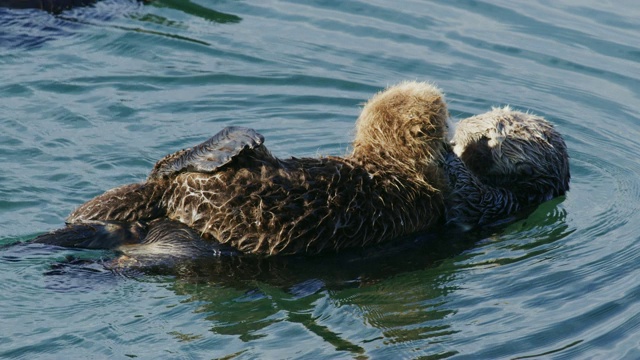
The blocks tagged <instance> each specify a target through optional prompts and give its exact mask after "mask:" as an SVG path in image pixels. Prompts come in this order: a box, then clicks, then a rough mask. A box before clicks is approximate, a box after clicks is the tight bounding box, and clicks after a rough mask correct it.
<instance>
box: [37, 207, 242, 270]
mask: <svg viewBox="0 0 640 360" xmlns="http://www.w3.org/2000/svg"><path fill="white" fill-rule="evenodd" d="M31 242H32V243H36V244H47V245H54V246H60V247H66V248H76V249H102V250H117V251H119V252H122V253H123V254H125V255H127V256H129V257H135V258H137V259H138V260H141V259H142V258H144V259H146V260H147V261H149V262H153V259H158V260H160V259H167V258H172V259H185V258H198V257H205V256H212V255H234V254H239V252H238V251H237V250H235V249H233V248H232V247H230V246H228V245H224V244H220V243H219V242H217V241H212V240H205V239H203V238H202V237H200V236H199V235H198V234H197V233H196V232H195V231H194V230H193V229H191V228H190V227H188V226H187V225H185V224H183V223H180V222H178V221H173V220H170V219H166V218H160V219H156V220H153V221H151V222H148V223H147V222H143V221H136V222H125V221H100V220H92V221H85V222H83V223H78V224H69V225H67V226H66V227H64V228H62V229H58V230H55V231H52V232H49V233H46V234H43V235H40V236H38V237H37V238H35V239H34V240H33V241H31Z"/></svg>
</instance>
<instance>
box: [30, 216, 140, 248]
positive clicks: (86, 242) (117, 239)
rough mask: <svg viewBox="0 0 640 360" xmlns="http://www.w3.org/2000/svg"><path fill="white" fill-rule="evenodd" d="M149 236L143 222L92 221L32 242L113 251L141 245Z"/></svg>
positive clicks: (70, 225) (50, 233)
mask: <svg viewBox="0 0 640 360" xmlns="http://www.w3.org/2000/svg"><path fill="white" fill-rule="evenodd" d="M146 235H147V229H146V225H145V224H144V223H142V222H138V221H136V222H124V221H100V220H90V221H83V222H80V223H76V224H68V225H67V226H66V227H64V228H62V229H58V230H54V231H51V232H49V233H46V234H42V235H40V236H38V237H36V238H35V239H34V240H33V241H32V242H33V243H36V244H47V245H54V246H61V247H68V248H79V249H103V250H113V249H116V248H118V247H119V246H122V245H124V244H135V243H139V242H140V241H141V240H142V239H144V238H145V237H146Z"/></svg>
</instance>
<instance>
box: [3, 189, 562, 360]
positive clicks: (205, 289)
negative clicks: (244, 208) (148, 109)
mask: <svg viewBox="0 0 640 360" xmlns="http://www.w3.org/2000/svg"><path fill="white" fill-rule="evenodd" d="M562 200H563V199H556V200H553V201H551V202H547V203H545V204H543V205H541V206H540V207H539V208H537V209H530V210H528V211H526V212H524V213H521V214H518V215H517V216H516V217H514V218H512V219H509V221H506V222H501V223H500V224H496V225H495V226H492V227H486V228H483V229H480V230H476V231H470V232H460V231H456V230H454V229H447V230H442V231H438V232H434V233H429V234H421V235H417V236H412V237H407V238H404V239H399V240H398V241H396V242H394V243H392V244H385V245H379V246H372V247H369V248H366V249H357V250H351V251H345V252H341V253H338V254H326V255H322V256H287V257H268V258H265V257H258V256H248V255H243V256H209V257H206V256H203V257H201V258H197V259H187V260H184V259H182V260H177V261H174V260H175V259H174V260H172V261H170V262H166V261H164V262H163V261H155V262H154V261H150V262H149V263H147V264H144V265H142V266H140V265H138V266H131V267H121V266H114V264H115V263H114V262H113V258H112V257H111V256H115V255H117V254H114V253H113V252H110V251H95V250H94V251H87V250H68V249H62V248H55V247H46V246H43V245H42V244H31V243H28V242H24V243H19V244H13V245H5V246H3V248H0V258H1V260H2V261H4V262H9V261H11V262H18V261H21V259H24V258H25V257H26V258H29V257H31V258H33V256H30V255H29V254H32V255H34V254H35V255H37V256H39V258H42V259H43V261H47V259H48V260H49V261H51V260H52V255H51V252H55V251H59V252H63V253H64V255H62V258H60V257H58V259H59V260H58V261H55V262H54V263H53V264H51V265H50V266H49V268H48V269H47V270H45V271H44V276H45V282H46V283H48V284H50V285H49V286H48V288H49V289H50V290H55V291H58V292H64V291H96V290H99V289H100V288H101V287H104V286H117V284H118V283H119V282H121V281H132V280H133V281H141V282H146V283H158V284H159V286H162V287H163V288H166V289H168V290H170V291H171V292H173V293H175V294H176V295H178V296H180V297H186V299H184V300H181V302H182V303H197V304H198V305H197V312H199V313H204V314H206V315H205V319H206V320H207V321H209V322H210V323H211V324H212V328H211V331H212V332H214V333H216V334H221V335H231V336H237V337H238V338H239V339H240V340H242V341H244V342H249V341H254V340H258V341H259V340H260V339H261V338H262V337H264V336H266V335H265V334H266V333H268V332H269V330H268V329H267V328H268V327H269V326H270V325H274V326H277V325H276V323H279V322H282V321H286V322H288V323H295V324H298V325H300V326H302V327H303V328H304V329H306V331H308V332H309V333H312V334H314V335H315V336H318V337H319V338H321V339H323V341H325V342H326V343H327V344H330V345H331V346H332V347H333V348H334V350H335V351H339V352H344V353H345V354H349V355H350V356H355V357H359V356H367V355H368V354H367V350H365V349H366V348H367V346H366V345H365V344H366V343H367V342H375V341H379V340H382V339H384V340H383V341H385V342H389V341H390V342H392V343H393V342H398V343H403V342H407V341H422V340H425V341H428V342H432V341H433V342H434V343H437V342H440V340H441V339H442V338H443V337H446V336H451V335H453V334H455V333H456V332H457V331H456V330H455V329H454V328H452V327H451V325H450V324H449V322H448V321H447V320H446V319H447V318H448V317H450V316H452V315H453V314H455V313H456V309H455V308H451V307H450V306H448V305H447V297H448V295H449V294H450V293H452V292H455V291H456V290H457V286H458V285H456V283H457V282H456V279H458V278H459V276H460V275H459V271H460V270H461V269H464V268H467V267H469V266H474V264H470V263H469V262H468V261H467V260H468V258H470V257H473V250H472V249H474V248H476V247H479V246H480V247H481V246H482V243H483V242H484V241H495V240H490V239H495V238H496V237H498V238H499V237H501V236H506V237H507V238H508V237H509V236H510V235H514V234H518V233H524V234H525V235H524V237H521V239H524V238H526V236H527V234H531V235H538V236H537V237H535V236H534V237H535V240H533V241H531V242H527V243H523V242H522V241H520V242H514V243H513V244H505V245H508V246H507V247H509V246H513V247H517V248H524V249H528V252H530V253H531V254H539V253H540V251H544V250H541V249H544V247H545V245H548V244H549V243H550V242H553V241H554V240H553V239H556V240H557V239H560V238H562V237H563V236H565V235H566V233H567V228H566V223H565V218H566V213H565V212H564V210H563V209H562V208H561V207H560V206H558V205H559V204H560V203H561V202H562ZM558 232H561V233H562V234H565V235H562V234H560V235H558ZM547 235H549V236H547ZM505 241H507V242H508V240H505ZM469 250H471V251H469ZM47 252H49V255H48V256H47V255H46V253H47ZM517 260H518V259H512V260H510V261H517ZM471 263H473V261H471ZM475 265H478V264H477V263H476V264H475ZM480 265H481V264H480ZM319 304H320V305H319ZM322 304H329V305H326V306H325V305H322ZM344 306H347V308H349V307H353V309H358V310H357V311H358V312H359V313H360V315H361V316H362V318H363V321H365V323H366V324H368V325H367V328H369V329H371V328H375V329H378V330H379V332H380V333H381V335H379V337H375V338H371V339H364V340H362V341H353V340H352V339H353V338H354V336H351V337H349V336H346V335H344V334H341V333H340V332H339V330H338V329H336V328H335V326H334V325H329V324H327V323H326V322H325V321H324V320H323V319H325V320H326V319H327V317H329V318H331V317H336V318H339V317H340V316H343V315H340V311H342V310H340V309H341V308H344ZM319 308H320V309H321V312H322V316H318V315H317V314H315V312H314V309H315V310H317V309H319ZM400 308H401V309H402V311H400V310H399V309H400ZM372 309H373V310H372ZM314 314H315V315H314ZM355 338H358V336H355ZM350 339H351V340H350ZM434 354H435V355H434V356H436V358H443V357H448V356H451V355H454V354H455V351H451V349H442V350H438V349H436V350H434Z"/></svg>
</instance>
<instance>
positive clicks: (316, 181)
mask: <svg viewBox="0 0 640 360" xmlns="http://www.w3.org/2000/svg"><path fill="white" fill-rule="evenodd" d="M505 111H506V113H505V114H507V113H508V114H516V113H509V112H508V110H505ZM517 114H518V115H517V116H512V117H511V118H510V119H517V120H514V121H512V122H511V123H509V126H505V125H499V126H498V125H497V124H498V123H499V124H507V122H506V120H503V121H498V122H495V121H494V120H496V118H498V114H493V115H492V114H491V113H489V114H486V115H484V119H485V120H481V121H480V122H482V121H484V122H486V124H488V126H486V127H482V126H479V125H478V124H476V123H475V122H474V121H473V120H472V119H474V118H471V119H468V120H465V121H462V122H461V123H460V124H459V125H458V130H457V131H456V135H455V136H454V141H455V147H454V149H455V150H456V151H457V153H459V156H458V155H456V154H455V153H454V152H453V151H452V150H451V148H450V146H449V144H448V142H447V140H446V139H447V119H448V113H447V108H446V104H445V102H444V98H443V95H442V94H441V92H440V91H439V90H438V89H437V88H435V87H434V86H432V85H429V84H427V83H418V82H405V83H401V84H399V85H397V86H394V87H391V88H389V89H387V90H385V91H383V92H381V93H379V94H377V95H375V96H374V97H373V98H372V99H371V100H370V101H369V102H368V103H367V104H366V105H365V107H364V108H363V111H362V114H361V115H360V117H359V118H358V121H357V123H356V139H355V141H354V144H353V148H354V149H353V153H352V154H350V155H348V156H346V157H343V158H339V157H326V158H301V159H297V158H291V159H287V160H281V159H277V158H275V157H273V156H272V155H271V154H270V153H269V151H268V150H267V149H266V148H265V146H264V144H263V142H264V139H263V137H262V136H261V135H259V134H258V133H256V132H255V131H253V130H251V129H246V128H238V127H232V128H226V129H224V130H223V131H221V132H220V133H219V134H217V135H215V136H214V137H212V138H211V139H209V140H208V141H206V142H204V143H202V144H200V145H198V146H195V147H193V148H190V149H186V150H181V151H178V152H176V153H174V154H171V155H169V156H166V157H165V158H163V159H162V160H160V161H159V162H158V163H157V164H156V165H155V167H154V169H153V170H152V172H151V174H150V175H149V178H148V179H147V181H146V182H145V183H142V184H133V185H125V186H122V187H119V188H116V189H113V190H110V191H107V192H106V193H104V194H103V195H100V196H98V197H96V198H94V199H93V200H90V201H89V202H87V203H86V204H84V205H82V206H81V207H80V208H78V209H77V210H76V211H74V212H73V213H72V214H71V215H70V216H69V218H68V219H67V223H68V226H67V228H65V229H61V230H59V231H56V232H53V233H50V234H46V235H43V236H41V237H40V238H38V239H36V242H41V243H50V244H58V245H63V246H73V247H88V248H119V249H121V250H122V249H123V248H126V247H130V248H136V247H137V246H139V244H143V245H144V246H146V247H147V249H146V250H144V251H147V252H148V249H149V246H151V247H154V246H156V247H160V248H162V249H158V252H163V251H164V252H167V251H169V252H174V253H176V254H181V253H185V254H187V255H188V254H190V253H196V254H197V253H198V252H201V251H209V252H210V251H216V250H219V249H220V247H219V245H218V244H219V243H218V242H220V243H222V244H225V245H228V246H231V247H232V248H233V249H236V250H239V251H241V252H245V253H255V254H265V255H275V254H294V253H318V252H322V251H336V250H340V249H344V248H349V247H362V246H366V245H369V244H376V243H381V242H385V241H390V240H393V239H397V238H399V237H401V236H403V235H408V234H412V233H418V232H423V231H428V230H432V229H434V228H435V227H437V226H439V225H442V224H443V223H444V222H445V221H447V222H449V223H454V224H463V225H465V226H475V225H481V224H485V223H489V222H491V221H494V220H497V219H499V218H500V217H504V216H506V215H509V214H510V213H512V212H514V211H517V210H519V209H520V208H521V207H524V206H527V205H531V204H533V203H535V202H536V201H538V202H540V201H542V200H543V199H546V197H547V195H544V196H542V197H541V196H539V195H538V194H537V193H536V194H532V193H529V194H527V195H526V196H522V195H520V194H517V193H516V192H517V191H519V190H520V189H522V190H525V189H526V190H531V191H538V190H539V188H538V187H537V186H538V184H537V179H538V177H529V178H528V177H526V176H525V177H522V176H521V175H532V174H535V172H534V171H536V170H538V168H541V169H544V166H542V165H541V167H535V168H534V167H531V168H530V169H527V171H526V173H523V174H520V173H518V172H517V171H515V170H514V169H516V170H517V169H520V167H521V166H520V163H522V162H523V161H525V160H526V159H525V160H517V159H518V158H517V156H519V155H523V154H524V155H527V154H528V153H526V152H525V148H527V147H528V148H534V149H538V150H536V151H537V152H535V153H530V154H535V156H541V157H542V160H537V159H531V161H532V162H533V164H534V165H535V164H541V163H540V162H541V161H542V162H544V161H547V162H551V164H550V165H549V166H555V165H558V166H565V165H566V159H567V157H566V148H565V147H564V143H563V142H562V139H561V138H560V137H559V135H557V133H555V132H554V130H553V128H550V127H549V129H548V131H550V132H551V133H549V134H548V135H549V136H551V137H552V138H553V139H559V140H558V141H560V142H561V145H562V146H559V145H558V147H557V149H555V150H557V151H559V152H560V153H562V154H564V155H563V156H561V157H560V158H559V159H556V158H552V157H546V155H547V153H550V152H551V151H555V150H554V149H550V148H548V147H547V146H546V145H545V144H546V143H543V142H540V141H538V138H537V137H536V136H537V135H533V134H534V133H531V134H529V133H527V132H526V129H527V128H528V127H531V128H532V129H535V128H536V126H537V125H536V124H537V123H540V124H546V122H544V120H542V119H540V118H536V117H531V116H528V115H526V114H521V113H517ZM520 114H521V115H520ZM503 117H505V119H506V118H509V117H508V116H506V115H505V116H503ZM477 119H483V117H482V116H480V117H477ZM501 119H502V117H501ZM491 124H493V125H491ZM513 124H516V125H513ZM493 128H495V129H496V130H498V133H500V134H501V136H503V137H504V138H502V137H500V138H499V139H498V140H500V139H501V141H500V142H499V143H498V142H496V141H494V142H491V143H490V144H489V143H488V142H487V146H485V147H482V145H483V144H484V143H485V141H484V140H483V139H484V138H485V137H488V139H493V138H492V137H491V136H492V135H491V131H493V130H492V129H493ZM516 129H525V132H524V133H522V134H520V132H519V131H515V130H516ZM545 129H546V128H545ZM512 135H514V136H512ZM515 135H518V136H515ZM520 135H521V136H520ZM528 136H533V137H528ZM493 140H495V139H493ZM530 140H534V141H533V142H531V143H527V144H526V145H525V146H524V147H523V146H522V145H520V148H519V149H520V151H519V152H518V151H515V152H514V151H512V150H507V149H510V145H509V144H510V143H511V142H512V141H513V142H514V144H515V143H518V144H519V143H520V142H521V141H524V142H525V143H526V142H527V141H530ZM554 141H555V140H554ZM497 145H501V146H497ZM474 149H477V154H476V153H475V152H474ZM501 150H504V151H501ZM498 151H500V156H495V157H494V152H498ZM474 154H476V155H474ZM474 156H475V158H474ZM473 161H483V164H492V165H494V167H495V169H496V171H498V172H500V171H503V173H504V174H506V175H511V174H512V173H513V174H514V175H516V176H519V177H518V178H514V179H513V180H514V181H515V183H501V182H499V181H497V180H496V179H493V178H492V175H491V171H489V170H486V169H484V168H483V169H476V167H474V165H472V166H467V165H466V164H467V163H471V162H473ZM562 161H564V163H563V162H562ZM503 165H504V166H503ZM522 168H524V167H522ZM566 169H567V172H566V179H564V178H563V179H555V181H556V182H559V183H562V184H565V183H564V181H565V180H566V184H565V185H564V186H561V187H559V189H560V188H561V189H562V193H563V192H564V191H565V190H566V189H567V187H568V166H567V167H566ZM474 172H477V174H475V173H474ZM563 175H564V174H563ZM540 178H541V179H542V178H544V177H540ZM529 184H530V185H532V187H529V186H528V185H529ZM560 193H561V192H559V191H558V192H557V193H554V195H559V194H560ZM445 207H446V210H445ZM203 238H204V239H205V240H203ZM202 248H204V250H203V249H202Z"/></svg>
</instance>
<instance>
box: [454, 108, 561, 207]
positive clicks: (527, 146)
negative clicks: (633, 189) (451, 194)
mask: <svg viewBox="0 0 640 360" xmlns="http://www.w3.org/2000/svg"><path fill="white" fill-rule="evenodd" d="M452 145H453V151H454V152H455V153H456V155H458V156H459V157H460V159H462V161H463V162H464V164H465V165H466V166H467V168H468V169H469V170H471V171H472V172H473V173H474V174H475V175H476V176H478V178H479V179H480V180H481V181H482V182H483V183H485V184H487V185H491V186H497V187H502V188H505V189H508V190H511V191H513V192H514V193H515V194H516V196H517V197H518V198H519V199H520V200H521V201H523V202H524V203H528V204H534V203H541V202H543V201H546V200H549V199H551V198H553V197H556V196H559V195H563V194H564V193H565V192H566V191H567V190H569V180H570V178H571V175H570V173H569V155H568V153H567V147H566V145H565V143H564V140H563V139H562V136H561V135H560V134H559V133H558V132H557V131H556V130H555V129H554V127H553V125H551V124H550V123H549V122H547V121H546V120H545V119H544V118H542V117H540V116H536V115H532V114H527V113H523V112H519V111H514V110H512V109H511V108H509V107H508V106H507V107H504V108H494V109H493V110H492V111H490V112H488V113H485V114H481V115H477V116H473V117H470V118H468V119H464V120H462V121H460V122H459V123H458V124H457V126H456V131H455V134H454V136H453V140H452Z"/></svg>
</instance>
